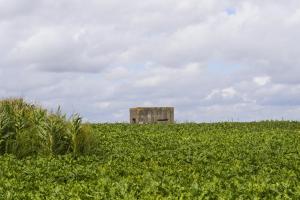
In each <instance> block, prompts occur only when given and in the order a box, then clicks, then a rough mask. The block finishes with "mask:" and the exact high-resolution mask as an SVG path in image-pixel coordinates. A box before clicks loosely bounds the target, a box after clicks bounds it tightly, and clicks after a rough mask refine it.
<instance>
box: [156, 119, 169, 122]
mask: <svg viewBox="0 0 300 200" xmlns="http://www.w3.org/2000/svg"><path fill="white" fill-rule="evenodd" d="M157 121H158V122H167V121H169V120H168V119H158V120H157Z"/></svg>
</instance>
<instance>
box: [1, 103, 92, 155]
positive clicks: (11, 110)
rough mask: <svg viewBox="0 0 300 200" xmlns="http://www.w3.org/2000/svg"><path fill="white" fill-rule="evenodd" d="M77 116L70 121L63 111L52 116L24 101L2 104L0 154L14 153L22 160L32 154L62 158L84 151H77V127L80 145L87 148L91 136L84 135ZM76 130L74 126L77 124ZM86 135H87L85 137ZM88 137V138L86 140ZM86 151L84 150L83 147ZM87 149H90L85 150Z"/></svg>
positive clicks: (58, 111)
mask: <svg viewBox="0 0 300 200" xmlns="http://www.w3.org/2000/svg"><path fill="white" fill-rule="evenodd" d="M76 119H81V118H80V117H79V116H78V115H76V117H74V118H72V119H70V120H67V118H66V115H63V114H62V113H61V110H60V108H58V110H57V111H56V112H55V113H49V112H47V110H45V109H42V108H41V107H38V106H35V105H32V104H28V103H26V102H24V101H23V99H6V100H2V101H0V155H3V154H13V155H16V156H17V157H19V158H22V157H26V156H32V155H38V154H42V155H61V154H67V153H70V152H72V151H73V152H74V154H76V155H78V154H81V153H84V152H85V151H82V150H80V149H79V150H74V146H76V148H77V146H78V145H79V144H77V143H79V142H77V143H76V145H74V140H73V135H72V134H73V132H74V128H76V131H78V133H77V134H78V136H76V137H75V139H76V138H77V137H78V138H79V137H80V138H81V143H80V145H81V146H85V145H86V146H88V145H89V143H88V140H89V138H90V135H89V134H90V133H85V132H84V131H82V130H84V128H83V127H84V125H83V124H82V121H81V120H77V121H76ZM75 121H76V122H77V123H76V127H74V125H75V124H74V122H75ZM83 133H84V134H83ZM85 137H86V138H85ZM81 148H83V147H81ZM84 148H85V149H88V148H89V147H84Z"/></svg>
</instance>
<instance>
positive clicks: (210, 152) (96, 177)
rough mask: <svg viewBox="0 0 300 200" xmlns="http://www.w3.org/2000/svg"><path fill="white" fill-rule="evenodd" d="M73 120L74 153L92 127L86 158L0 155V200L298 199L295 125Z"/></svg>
mask: <svg viewBox="0 0 300 200" xmlns="http://www.w3.org/2000/svg"><path fill="white" fill-rule="evenodd" d="M78 121H80V119H78V118H76V117H74V118H73V122H72V124H69V126H71V127H72V128H71V129H68V130H70V131H72V133H68V134H69V135H72V136H76V137H74V141H76V142H78V143H77V144H76V145H77V147H75V148H77V150H76V152H81V151H82V150H80V149H81V147H82V146H81V144H80V142H82V139H81V138H80V137H81V136H82V135H85V133H84V129H92V132H94V133H95V135H96V136H95V138H93V139H90V140H89V142H90V143H91V144H92V145H91V146H90V148H91V149H89V152H91V153H93V155H89V156H78V154H77V156H76V158H74V156H73V155H72V154H68V155H63V156H52V157H41V156H39V157H34V158H31V157H26V158H24V159H21V160H20V159H17V158H16V157H14V156H11V155H5V156H2V157H0V199H300V170H299V169H300V167H299V166H300V123H299V122H272V121H267V122H260V123H215V124H174V125H160V124H155V125H129V124H99V125H84V126H82V127H81V128H78V127H76V124H77V123H78ZM67 127H68V126H67ZM90 131H91V130H89V131H88V132H90ZM83 137H84V136H83ZM84 138H86V137H84ZM73 145H74V144H72V145H71V147H70V148H71V152H72V153H73V152H74V146H73Z"/></svg>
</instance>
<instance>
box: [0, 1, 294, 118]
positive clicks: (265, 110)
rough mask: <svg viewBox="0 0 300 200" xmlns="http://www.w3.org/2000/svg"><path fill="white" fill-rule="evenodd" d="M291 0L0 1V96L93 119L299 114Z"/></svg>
mask: <svg viewBox="0 0 300 200" xmlns="http://www.w3.org/2000/svg"><path fill="white" fill-rule="evenodd" d="M299 36H300V1H299V0H284V1H282V0H184V1H182V0H143V1H141V0H126V1H124V0H89V1H86V0H59V1H53V0H22V1H19V0H0V98H8V97H22V98H24V99H26V100H27V101H29V102H33V103H37V104H39V105H42V106H44V107H46V108H48V109H50V110H55V109H56V108H57V107H58V105H60V106H61V107H62V110H63V111H64V112H66V113H68V114H72V113H80V114H81V115H82V116H83V117H84V119H85V120H87V121H91V122H126V121H128V120H129V119H128V118H129V111H128V109H129V108H130V107H137V106H174V107H175V119H176V120H177V121H179V122H215V121H258V120H275V119H277V120H282V119H284V120H300V37H299Z"/></svg>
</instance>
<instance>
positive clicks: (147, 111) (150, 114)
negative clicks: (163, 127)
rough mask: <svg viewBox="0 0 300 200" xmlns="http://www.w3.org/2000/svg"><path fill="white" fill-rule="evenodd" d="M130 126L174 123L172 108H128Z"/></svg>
mask: <svg viewBox="0 0 300 200" xmlns="http://www.w3.org/2000/svg"><path fill="white" fill-rule="evenodd" d="M129 112H130V123H131V124H153V123H174V107H136V108H130V110H129Z"/></svg>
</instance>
